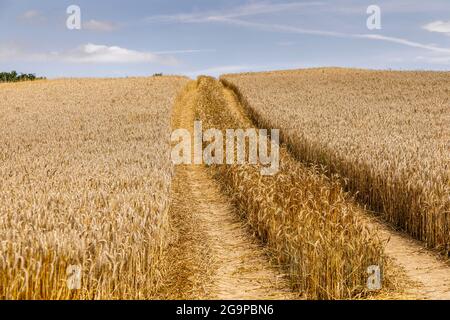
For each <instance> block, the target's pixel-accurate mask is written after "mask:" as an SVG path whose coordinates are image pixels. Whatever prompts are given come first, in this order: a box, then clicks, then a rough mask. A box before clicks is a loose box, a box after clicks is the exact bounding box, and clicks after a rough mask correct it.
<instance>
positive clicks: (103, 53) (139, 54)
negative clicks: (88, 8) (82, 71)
mask: <svg viewBox="0 0 450 320" xmlns="http://www.w3.org/2000/svg"><path fill="white" fill-rule="evenodd" d="M11 60H17V61H37V62H41V61H50V62H67V63H93V64H95V63H97V64H108V63H109V64H125V63H155V64H160V65H176V64H178V60H177V59H175V58H174V57H172V56H170V55H162V54H155V53H152V52H146V51H136V50H130V49H126V48H121V47H118V46H105V45H98V44H92V43H88V44H85V45H82V46H80V47H78V48H75V49H73V50H69V51H63V52H48V53H47V52H46V53H33V52H27V51H25V50H23V49H22V48H19V47H15V46H2V47H0V61H11Z"/></svg>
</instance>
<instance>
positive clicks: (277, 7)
mask: <svg viewBox="0 0 450 320" xmlns="http://www.w3.org/2000/svg"><path fill="white" fill-rule="evenodd" d="M323 4H324V3H323V2H319V1H314V2H289V3H267V2H266V3H264V2H262V3H258V2H255V3H250V4H247V5H244V6H239V7H236V8H232V9H228V10H221V11H206V12H197V13H181V14H173V15H157V16H151V17H148V18H146V19H145V20H146V21H147V22H166V23H202V22H209V21H217V20H220V19H233V18H242V17H248V16H255V15H262V14H273V13H277V12H285V11H290V12H293V11H296V10H299V9H303V8H305V7H311V6H313V7H315V6H321V5H323Z"/></svg>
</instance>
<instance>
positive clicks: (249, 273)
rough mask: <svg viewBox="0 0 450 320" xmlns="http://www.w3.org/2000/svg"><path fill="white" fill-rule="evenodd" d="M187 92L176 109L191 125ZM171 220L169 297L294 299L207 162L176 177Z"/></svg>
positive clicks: (184, 124) (182, 123) (177, 121)
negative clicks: (173, 228)
mask: <svg viewBox="0 0 450 320" xmlns="http://www.w3.org/2000/svg"><path fill="white" fill-rule="evenodd" d="M192 98H194V96H192V95H190V93H188V94H187V95H186V98H184V101H183V100H181V101H178V103H177V104H176V108H175V110H174V115H173V117H174V125H175V126H176V127H178V128H192V127H193V123H194V112H193V110H192V109H190V103H189V99H192ZM173 184H174V186H173V199H174V200H173V201H174V203H173V205H172V213H171V216H172V219H173V221H172V222H173V224H174V227H175V228H176V229H178V230H176V231H177V234H178V237H177V238H176V239H175V240H174V245H173V248H172V250H171V254H172V257H171V260H172V261H173V263H176V264H177V265H178V266H177V267H176V268H172V269H173V270H177V271H176V272H174V273H173V274H172V275H171V276H172V277H173V280H172V282H173V283H172V285H171V286H170V287H169V288H167V292H171V296H168V298H175V299H196V298H202V299H205V298H208V299H238V300H240V299H246V300H247V299H262V300H264V299H295V298H297V297H298V295H296V294H294V293H293V292H292V290H291V289H290V285H289V282H288V280H287V278H286V277H285V276H284V275H283V274H281V273H280V271H279V270H278V269H277V268H275V267H273V266H272V265H271V263H270V261H269V259H268V256H267V255H266V254H265V251H264V248H263V247H262V246H261V245H260V244H259V243H258V242H257V241H256V240H255V239H254V238H253V237H252V236H251V235H250V234H249V232H248V230H247V229H246V227H245V225H244V224H243V222H241V221H240V220H239V218H238V215H237V213H236V212H235V211H234V207H233V205H232V203H231V202H230V200H229V199H228V198H227V197H226V196H225V195H224V194H223V193H222V192H221V190H220V187H219V186H218V184H217V182H216V181H215V180H214V179H213V178H212V177H211V176H210V175H209V173H208V171H207V169H206V168H205V167H203V166H195V165H184V166H179V167H177V169H176V175H175V177H174V180H173Z"/></svg>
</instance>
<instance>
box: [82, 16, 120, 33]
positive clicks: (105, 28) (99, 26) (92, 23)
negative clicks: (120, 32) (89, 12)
mask: <svg viewBox="0 0 450 320" xmlns="http://www.w3.org/2000/svg"><path fill="white" fill-rule="evenodd" d="M83 28H84V29H87V30H92V31H101V32H111V31H115V30H117V29H118V25H116V24H115V23H113V22H109V21H99V20H94V19H93V20H89V21H87V22H84V23H83Z"/></svg>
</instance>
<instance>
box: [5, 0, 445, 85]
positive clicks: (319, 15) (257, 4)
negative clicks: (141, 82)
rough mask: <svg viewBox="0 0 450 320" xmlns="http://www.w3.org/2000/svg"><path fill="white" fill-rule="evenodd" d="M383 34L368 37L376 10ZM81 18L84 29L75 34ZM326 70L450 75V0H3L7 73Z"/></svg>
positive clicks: (375, 32) (114, 74) (51, 75)
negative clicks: (74, 23)
mask: <svg viewBox="0 0 450 320" xmlns="http://www.w3.org/2000/svg"><path fill="white" fill-rule="evenodd" d="M372 4H374V5H377V6H379V8H380V9H381V29H380V30H369V29H368V28H367V24H366V21H367V18H368V17H369V14H367V12H366V10H367V7H368V6H369V5H372ZM70 5H77V6H79V7H80V9H81V30H69V29H68V28H67V27H66V20H67V18H68V14H67V12H66V10H67V7H69V6H70ZM320 66H342V67H361V68H374V69H400V70H410V69H414V70H415V69H426V70H450V1H448V0H428V1H422V0H378V1H377V0H372V1H365V0H337V1H336V0H335V1H331V0H319V1H300V0H297V1H291V0H283V1H266V0H248V1H244V0H147V1H144V0H142V1H139V0H127V1H123V0H96V1H87V0H71V1H65V0H59V1H54V0H40V1H36V0H33V1H32V0H0V70H5V71H10V70H17V71H19V72H27V73H28V72H33V73H37V74H38V75H44V76H47V77H49V78H55V77H123V76H147V75H151V74H153V73H157V72H163V73H164V74H184V75H188V76H191V77H194V76H196V75H198V74H210V75H214V76H217V75H220V74H222V73H232V72H243V71H263V70H274V69H291V68H307V67H320Z"/></svg>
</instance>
